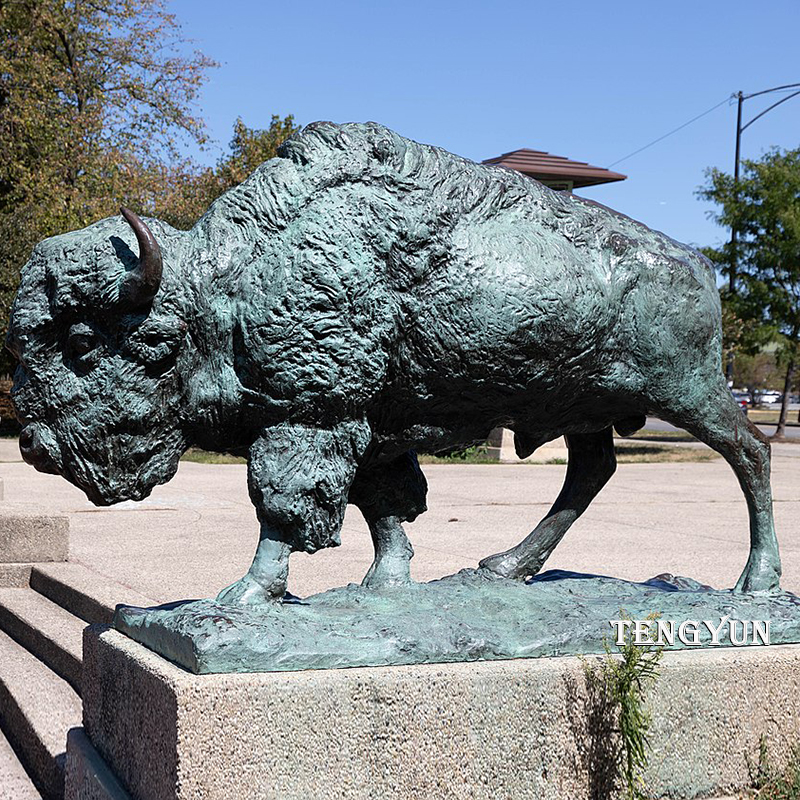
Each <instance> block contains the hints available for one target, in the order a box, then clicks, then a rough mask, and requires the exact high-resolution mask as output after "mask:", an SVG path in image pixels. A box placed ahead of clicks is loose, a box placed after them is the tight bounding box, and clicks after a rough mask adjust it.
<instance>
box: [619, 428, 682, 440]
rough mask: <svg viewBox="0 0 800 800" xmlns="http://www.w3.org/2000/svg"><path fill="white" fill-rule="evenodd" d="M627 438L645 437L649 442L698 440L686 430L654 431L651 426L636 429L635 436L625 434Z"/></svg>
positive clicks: (625, 438)
mask: <svg viewBox="0 0 800 800" xmlns="http://www.w3.org/2000/svg"><path fill="white" fill-rule="evenodd" d="M614 438H615V439H622V438H623V437H620V436H615V437H614ZM627 439H645V440H646V441H648V442H696V441H697V438H696V437H694V436H692V434H691V433H687V432H686V431H654V430H650V429H649V428H642V429H641V430H640V431H636V433H634V434H633V436H625V437H624V439H623V441H624V440H627Z"/></svg>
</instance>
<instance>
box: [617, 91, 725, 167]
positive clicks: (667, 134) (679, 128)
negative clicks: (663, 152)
mask: <svg viewBox="0 0 800 800" xmlns="http://www.w3.org/2000/svg"><path fill="white" fill-rule="evenodd" d="M731 97H732V95H731V96H729V97H726V98H725V99H724V100H720V102H719V103H717V104H716V105H715V106H711V108H709V109H708V110H707V111H704V112H703V113H702V114H698V115H697V116H696V117H692V118H691V119H690V120H689V121H688V122H684V123H683V125H678V127H677V128H673V130H671V131H670V132H669V133H665V134H664V135H663V136H659V137H658V139H653V141H652V142H649V143H648V144H646V145H645V146H644V147H640V148H639V149H638V150H634V151H633V152H632V153H628V155H626V156H623V157H622V158H619V159H617V160H616V161H615V162H614V163H613V164H609V165H608V167H607V169H610V168H611V167H613V166H616V165H617V164H620V163H622V162H623V161H626V160H627V159H629V158H630V157H631V156H635V155H636V154H637V153H641V152H642V150H647V148H648V147H652V146H653V145H654V144H658V143H659V142H661V141H663V140H664V139H666V138H667V137H668V136H672V134H673V133H677V132H678V131H680V130H683V129H684V128H685V127H686V126H687V125H691V124H692V123H693V122H697V120H698V119H700V118H701V117H704V116H705V115H706V114H710V113H711V112H712V111H715V110H716V109H718V108H719V107H720V106H721V105H723V104H724V103H728V102H730V100H731Z"/></svg>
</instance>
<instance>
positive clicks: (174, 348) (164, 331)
mask: <svg viewBox="0 0 800 800" xmlns="http://www.w3.org/2000/svg"><path fill="white" fill-rule="evenodd" d="M186 331H187V325H186V323H185V322H184V321H183V320H181V319H178V318H177V317H160V318H159V317H148V318H147V319H145V320H144V322H142V324H141V325H139V327H138V328H136V330H134V331H133V332H132V333H131V335H130V336H129V337H128V341H127V342H126V347H127V349H128V351H129V352H130V354H131V355H132V356H133V357H134V358H135V359H136V360H137V361H141V362H142V363H144V364H156V363H161V362H165V361H171V360H172V359H173V358H174V357H175V356H176V355H177V353H178V350H179V349H180V346H181V343H182V342H183V340H184V338H185V336H186Z"/></svg>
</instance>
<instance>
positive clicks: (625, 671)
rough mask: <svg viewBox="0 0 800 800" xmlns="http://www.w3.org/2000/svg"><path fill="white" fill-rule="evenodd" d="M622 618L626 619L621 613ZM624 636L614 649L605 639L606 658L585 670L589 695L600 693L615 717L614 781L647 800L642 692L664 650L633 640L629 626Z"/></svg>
mask: <svg viewBox="0 0 800 800" xmlns="http://www.w3.org/2000/svg"><path fill="white" fill-rule="evenodd" d="M657 616H658V615H651V616H650V617H648V619H655V618H656V617H657ZM621 618H622V619H629V617H627V616H626V615H625V614H624V613H623V614H622V615H621ZM623 638H624V644H622V645H615V647H616V651H615V650H612V648H611V645H609V643H608V642H607V641H606V643H605V649H606V656H605V658H604V659H602V661H601V662H600V664H599V665H597V666H591V665H589V664H584V671H585V674H586V680H587V684H588V686H589V691H590V695H593V696H596V697H602V698H603V700H604V702H605V703H607V704H608V707H609V708H610V709H611V710H612V713H613V714H614V715H615V718H616V726H615V732H616V733H617V734H618V735H619V746H618V747H616V748H615V749H614V750H613V751H612V752H611V754H610V757H611V759H612V760H613V761H614V766H615V771H616V776H617V779H616V782H617V784H618V785H620V786H621V789H622V792H623V796H624V797H625V800H646V798H647V794H646V793H645V785H644V779H643V777H642V774H643V772H644V770H645V768H646V767H647V757H648V751H649V730H650V723H651V715H650V712H649V711H647V710H646V709H645V692H646V690H647V689H648V688H649V687H650V686H651V685H652V684H653V683H654V682H655V681H656V679H657V678H658V675H659V667H658V664H659V661H660V660H661V656H662V654H663V650H662V648H661V647H659V646H657V645H656V644H655V643H650V644H634V642H633V639H632V635H631V632H630V628H628V629H627V630H626V631H625V634H624V637H623Z"/></svg>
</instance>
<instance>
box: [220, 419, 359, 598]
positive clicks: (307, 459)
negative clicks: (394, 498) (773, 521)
mask: <svg viewBox="0 0 800 800" xmlns="http://www.w3.org/2000/svg"><path fill="white" fill-rule="evenodd" d="M369 437H370V432H369V427H368V425H367V424H366V423H365V422H344V423H341V424H339V425H337V426H335V427H333V428H318V427H313V426H307V425H301V424H290V423H284V424H282V425H277V426H275V427H273V428H269V429H267V430H265V431H264V433H263V434H262V435H261V436H260V437H259V438H258V439H256V441H255V442H254V443H253V445H252V446H251V448H250V459H249V464H248V486H249V489H250V499H251V500H252V501H253V505H254V506H255V508H256V514H257V516H258V521H259V523H260V526H261V532H260V537H259V542H258V547H257V549H256V555H255V558H254V559H253V564H252V566H251V567H250V570H249V571H248V572H247V574H246V575H245V576H244V577H243V578H240V579H239V580H238V581H236V583H234V584H231V585H230V586H229V587H228V588H227V589H224V590H223V591H222V592H220V594H219V595H218V597H217V600H218V601H219V602H221V603H237V604H242V605H259V604H262V603H268V602H273V601H276V600H280V599H281V598H283V596H284V595H285V594H286V583H287V580H288V576H289V555H290V554H291V553H292V552H295V551H301V550H302V551H305V552H307V553H313V552H315V551H316V550H319V549H321V548H323V547H335V546H336V545H338V544H339V543H340V538H339V536H340V533H341V528H342V521H343V519H344V511H345V507H346V505H347V494H348V490H349V488H350V484H351V482H352V480H353V477H354V476H355V472H356V464H357V463H358V459H359V458H360V457H361V455H362V453H363V452H364V449H365V448H366V446H367V443H368V442H369Z"/></svg>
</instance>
